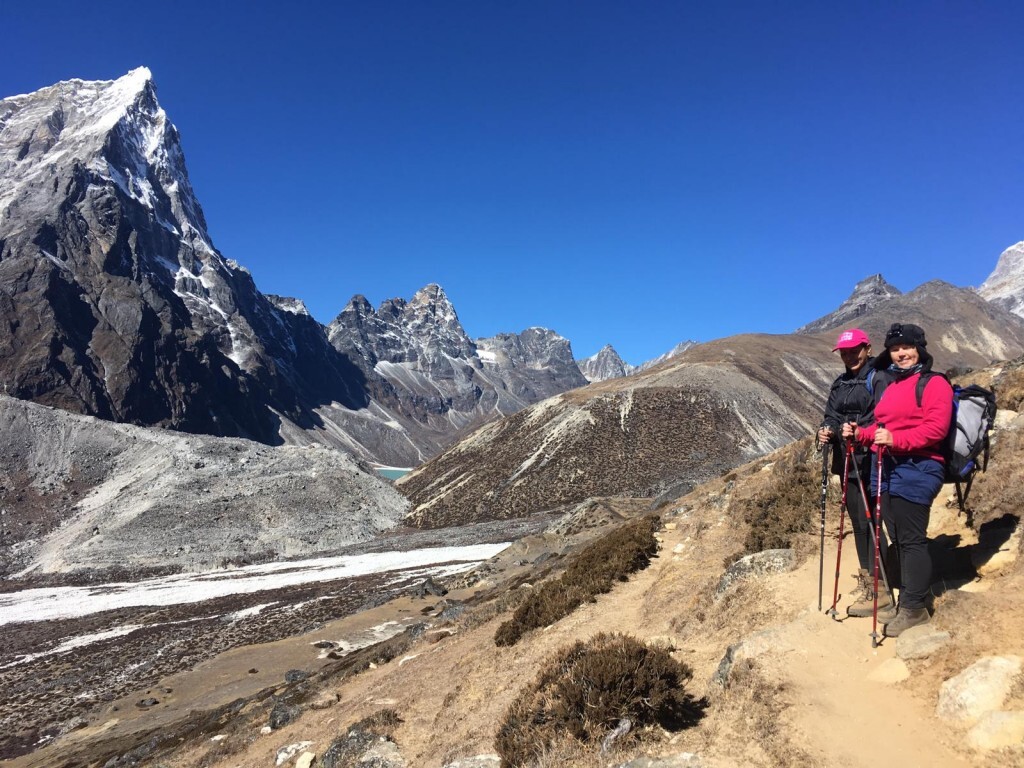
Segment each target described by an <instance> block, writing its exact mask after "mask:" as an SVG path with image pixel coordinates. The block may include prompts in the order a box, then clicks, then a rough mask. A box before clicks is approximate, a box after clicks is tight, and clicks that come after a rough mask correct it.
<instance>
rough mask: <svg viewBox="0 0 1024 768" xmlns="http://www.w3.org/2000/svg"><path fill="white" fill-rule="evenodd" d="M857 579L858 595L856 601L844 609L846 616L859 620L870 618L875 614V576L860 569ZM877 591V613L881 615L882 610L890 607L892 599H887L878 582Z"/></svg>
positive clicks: (880, 583) (887, 594)
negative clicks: (859, 618) (858, 585)
mask: <svg viewBox="0 0 1024 768" xmlns="http://www.w3.org/2000/svg"><path fill="white" fill-rule="evenodd" d="M857 579H858V580H859V581H860V594H859V595H858V597H857V600H856V601H855V602H854V603H853V604H852V605H850V606H849V607H848V608H847V609H846V615H847V616H855V617H861V618H863V617H865V616H871V615H872V614H873V613H874V612H875V595H874V589H875V576H874V574H872V573H871V572H870V571H866V570H864V569H863V568H862V569H861V570H860V571H859V572H858V573H857ZM878 589H879V592H878V611H879V615H881V612H882V611H883V610H885V609H887V608H890V607H892V599H891V598H890V597H889V593H888V592H886V591H884V585H883V584H882V582H881V581H879V582H878Z"/></svg>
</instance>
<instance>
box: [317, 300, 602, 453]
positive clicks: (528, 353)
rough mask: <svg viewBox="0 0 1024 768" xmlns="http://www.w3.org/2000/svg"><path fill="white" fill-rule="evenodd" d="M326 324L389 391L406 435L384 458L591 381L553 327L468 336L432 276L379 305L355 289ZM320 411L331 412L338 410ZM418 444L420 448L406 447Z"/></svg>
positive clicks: (439, 441) (431, 448)
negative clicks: (428, 281)
mask: <svg viewBox="0 0 1024 768" xmlns="http://www.w3.org/2000/svg"><path fill="white" fill-rule="evenodd" d="M327 333H328V337H329V338H330V341H331V344H333V345H334V347H335V348H336V349H337V350H338V351H339V352H340V353H342V354H343V355H345V356H346V357H348V358H349V359H351V360H353V361H354V362H355V363H356V365H358V366H359V367H360V368H361V369H362V370H363V371H364V373H365V375H366V377H367V379H368V380H369V381H370V388H371V389H373V390H374V391H378V392H381V393H382V397H386V398H387V403H386V407H387V408H388V410H389V412H390V413H391V414H392V415H393V416H394V417H395V419H396V420H397V421H398V422H399V423H401V424H402V426H403V429H404V435H405V436H406V437H407V439H408V441H409V443H408V444H407V445H405V446H401V445H395V444H392V447H393V449H394V451H395V453H393V454H391V455H390V456H389V457H388V458H387V459H386V460H387V461H393V462H399V463H402V462H404V463H406V464H409V463H419V462H420V461H421V460H422V458H423V456H422V451H423V450H424V449H425V450H426V451H427V452H428V453H436V452H437V450H438V449H440V448H443V447H446V446H447V444H448V443H449V442H450V438H451V436H453V435H454V432H455V431H456V430H458V429H461V428H464V427H466V426H469V425H471V424H480V423H482V422H484V421H487V420H490V419H493V418H495V417H496V416H501V415H506V414H510V413H514V412H516V411H518V410H520V409H521V408H523V407H525V406H527V405H529V404H531V403H534V402H537V401H538V400H541V399H543V398H545V397H549V396H551V395H554V394H558V393H561V392H564V391H565V390H567V389H572V388H574V387H579V386H583V385H584V384H586V379H584V378H583V376H582V375H581V374H580V371H579V368H578V367H577V366H576V363H575V362H574V361H573V358H572V349H571V347H570V345H569V342H568V341H567V340H565V339H564V338H562V337H561V336H559V335H558V334H557V333H555V332H554V331H551V330H548V329H546V328H529V329H527V330H525V331H523V332H522V333H506V334H499V335H498V336H494V337H492V338H486V339H476V340H475V341H473V340H471V339H470V338H469V336H468V335H467V334H466V331H465V329H464V328H463V327H462V323H461V322H460V321H459V318H458V314H457V312H456V311H455V307H454V306H453V305H452V303H451V301H450V300H449V299H448V297H447V296H446V294H445V292H444V290H443V289H442V288H441V287H440V286H439V285H436V284H430V285H427V286H425V287H424V288H422V289H421V290H419V291H417V292H416V294H415V295H414V296H413V297H412V299H410V300H408V301H407V300H405V299H403V298H393V299H388V300H386V301H384V302H382V303H381V305H380V307H379V308H378V309H376V310H374V308H373V307H372V306H371V305H370V303H369V302H368V301H367V300H366V298H365V297H364V296H359V295H357V296H354V297H353V298H352V299H351V301H349V303H348V304H347V305H346V306H345V308H344V309H343V310H342V312H341V313H340V314H339V315H338V317H337V318H335V320H334V322H332V323H331V324H330V326H329V327H328V329H327ZM382 402H383V401H382ZM318 413H319V414H320V415H321V417H322V418H324V419H325V420H333V419H335V418H336V417H337V416H338V414H337V412H333V413H324V412H323V411H318ZM346 424H347V427H346V428H356V429H360V428H364V427H367V426H368V425H366V424H365V423H361V424H354V423H353V422H352V421H351V420H348V421H346ZM367 439H372V438H367ZM413 445H415V446H418V448H419V450H420V451H421V453H419V454H416V453H409V449H410V447H411V446H413Z"/></svg>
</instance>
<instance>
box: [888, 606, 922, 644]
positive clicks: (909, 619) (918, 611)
mask: <svg viewBox="0 0 1024 768" xmlns="http://www.w3.org/2000/svg"><path fill="white" fill-rule="evenodd" d="M931 620H932V617H931V616H929V615H928V609H927V608H901V609H900V611H899V613H897V614H896V618H895V619H893V620H892V621H890V622H889V623H888V624H886V625H885V636H886V637H899V636H900V635H901V634H902V633H904V632H906V631H907V630H908V629H910V628H911V627H916V626H917V625H918V624H927V623H928V622H929V621H931Z"/></svg>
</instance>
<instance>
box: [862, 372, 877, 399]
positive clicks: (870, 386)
mask: <svg viewBox="0 0 1024 768" xmlns="http://www.w3.org/2000/svg"><path fill="white" fill-rule="evenodd" d="M864 386H865V387H867V390H868V394H869V395H871V396H872V397H874V395H875V369H874V368H872V369H871V370H869V371H868V375H867V376H865V377H864Z"/></svg>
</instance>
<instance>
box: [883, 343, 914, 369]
mask: <svg viewBox="0 0 1024 768" xmlns="http://www.w3.org/2000/svg"><path fill="white" fill-rule="evenodd" d="M889 357H891V358H892V361H893V362H894V363H896V366H897V367H898V368H903V369H904V370H906V369H907V368H913V367H914V366H915V365H917V363H918V361H920V359H921V353H920V352H918V351H917V347H915V346H914V345H913V344H893V345H892V346H891V347H889Z"/></svg>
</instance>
